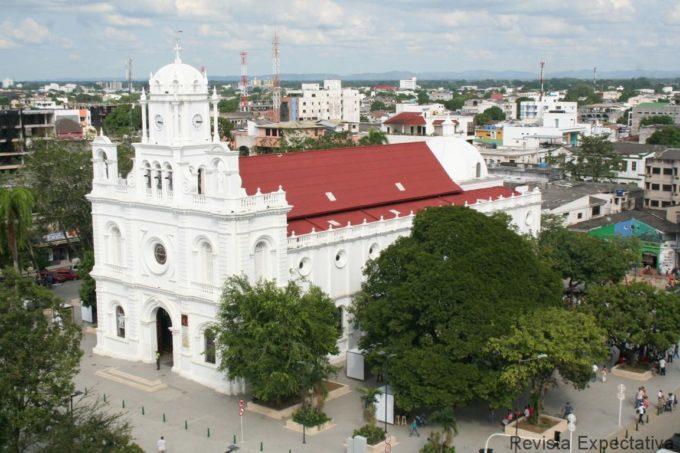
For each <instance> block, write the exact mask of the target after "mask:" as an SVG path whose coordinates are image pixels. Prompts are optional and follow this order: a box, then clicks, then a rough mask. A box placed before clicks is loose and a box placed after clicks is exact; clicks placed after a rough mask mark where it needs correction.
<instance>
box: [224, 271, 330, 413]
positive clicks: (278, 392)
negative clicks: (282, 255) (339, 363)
mask: <svg viewBox="0 0 680 453" xmlns="http://www.w3.org/2000/svg"><path fill="white" fill-rule="evenodd" d="M338 316H339V313H338V310H337V309H336V307H335V303H334V302H333V300H332V299H331V298H330V297H329V296H328V295H326V294H325V293H324V292H323V291H321V289H319V288H318V287H317V286H314V285H310V287H309V289H308V290H307V291H303V290H302V288H300V286H298V285H297V284H296V283H295V282H292V281H291V282H288V284H287V285H286V286H285V287H283V288H279V287H277V286H276V284H275V283H274V282H272V281H259V282H258V283H257V284H255V285H251V284H250V283H249V282H248V280H247V279H246V278H244V277H232V278H230V279H228V280H227V283H226V285H225V289H224V293H223V294H222V300H221V303H220V312H219V324H218V326H217V327H216V332H217V336H218V344H217V347H218V349H219V351H220V355H221V360H220V363H219V368H220V370H222V371H225V372H227V373H228V374H229V377H230V378H237V377H240V378H244V379H245V380H246V381H247V382H248V383H249V384H250V386H251V387H250V388H251V391H252V394H253V396H255V398H257V399H259V400H262V401H266V402H275V403H279V402H283V401H286V400H288V399H291V398H294V397H296V396H300V395H305V394H306V392H308V391H309V390H310V389H314V388H315V387H317V386H318V385H319V384H321V383H322V381H323V379H324V378H325V377H327V376H328V374H329V373H330V372H331V371H332V368H331V366H330V364H329V362H328V356H329V355H332V354H337V353H338V348H337V340H338V338H339V337H340V334H341V332H340V325H339V319H338Z"/></svg>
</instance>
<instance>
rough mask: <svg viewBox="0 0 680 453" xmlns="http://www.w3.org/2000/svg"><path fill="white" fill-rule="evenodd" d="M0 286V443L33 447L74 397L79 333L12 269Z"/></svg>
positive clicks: (46, 295)
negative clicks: (71, 397)
mask: <svg viewBox="0 0 680 453" xmlns="http://www.w3.org/2000/svg"><path fill="white" fill-rule="evenodd" d="M3 275H4V277H5V279H4V281H2V282H0V363H1V364H2V366H0V445H3V446H5V448H7V451H12V452H14V451H17V452H20V451H26V450H28V449H31V448H32V447H35V446H36V442H38V441H39V438H40V436H41V435H43V434H44V433H45V432H46V430H48V428H49V427H50V425H51V423H52V421H53V417H54V416H55V413H57V412H58V411H59V410H60V408H63V407H64V405H65V403H66V402H67V401H68V399H69V397H70V395H71V394H72V393H73V383H72V379H73V377H74V376H75V375H76V373H77V372H78V363H79V360H80V356H81V354H82V352H81V350H80V338H81V331H80V328H78V326H76V325H75V324H74V323H73V322H71V319H70V317H69V316H68V314H67V313H63V314H60V308H59V299H58V298H56V297H55V296H54V295H52V294H51V293H50V292H49V291H47V290H46V289H44V288H41V287H38V286H36V285H35V284H34V283H33V282H32V281H31V280H29V279H24V278H22V277H20V276H19V275H18V274H17V273H16V272H14V271H13V270H12V269H11V268H6V269H4V270H3Z"/></svg>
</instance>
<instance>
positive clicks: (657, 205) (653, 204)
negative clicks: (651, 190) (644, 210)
mask: <svg viewBox="0 0 680 453" xmlns="http://www.w3.org/2000/svg"><path fill="white" fill-rule="evenodd" d="M649 204H650V205H651V206H652V207H653V208H658V207H659V200H650V202H649Z"/></svg>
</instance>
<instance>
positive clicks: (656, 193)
mask: <svg viewBox="0 0 680 453" xmlns="http://www.w3.org/2000/svg"><path fill="white" fill-rule="evenodd" d="M679 168H680V149H676V148H668V149H665V150H663V151H658V152H656V153H655V154H654V156H649V157H647V159H646V162H645V208H650V209H664V208H668V207H671V206H676V205H678V204H680V190H678V189H679V188H680V184H678V182H679V181H680V175H679V174H678V169H679Z"/></svg>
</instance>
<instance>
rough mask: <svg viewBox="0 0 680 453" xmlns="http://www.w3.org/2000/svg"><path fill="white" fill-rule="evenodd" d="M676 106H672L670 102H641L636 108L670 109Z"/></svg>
mask: <svg viewBox="0 0 680 453" xmlns="http://www.w3.org/2000/svg"><path fill="white" fill-rule="evenodd" d="M673 105H674V104H670V103H668V102H640V103H639V104H638V105H636V107H656V108H658V107H670V106H673Z"/></svg>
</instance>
